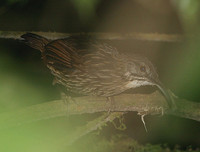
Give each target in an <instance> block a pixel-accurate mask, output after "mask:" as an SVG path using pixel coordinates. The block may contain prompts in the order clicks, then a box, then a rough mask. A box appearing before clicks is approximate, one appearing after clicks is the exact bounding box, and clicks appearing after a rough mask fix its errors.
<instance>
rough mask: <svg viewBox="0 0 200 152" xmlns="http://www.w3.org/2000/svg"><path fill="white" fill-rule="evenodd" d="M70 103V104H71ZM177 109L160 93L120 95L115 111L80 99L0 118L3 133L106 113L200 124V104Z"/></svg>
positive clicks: (99, 100) (96, 100)
mask: <svg viewBox="0 0 200 152" xmlns="http://www.w3.org/2000/svg"><path fill="white" fill-rule="evenodd" d="M69 102H70V101H69ZM175 102H176V105H177V109H176V110H175V111H170V110H168V108H167V102H166V101H165V99H164V98H163V96H162V95H161V94H160V93H159V92H157V91H156V92H154V93H152V94H121V95H118V96H115V107H114V108H112V109H110V103H108V102H107V100H106V98H104V97H89V96H84V97H77V98H73V101H71V102H70V103H69V104H66V103H65V102H63V101H62V100H56V101H51V102H46V103H43V104H38V105H33V106H30V107H26V108H23V109H19V110H16V111H13V112H6V113H2V114H0V129H2V128H8V127H12V126H17V125H21V124H24V123H30V122H34V121H38V120H44V119H50V118H54V117H59V116H66V115H78V114H86V113H96V112H104V111H106V112H107V111H108V110H110V111H111V112H112V111H113V112H128V111H136V112H139V113H142V112H148V113H150V114H153V113H154V114H162V112H163V111H162V109H164V113H165V114H172V115H175V116H180V117H183V118H188V119H193V120H196V121H200V104H199V103H197V102H192V101H187V100H184V99H178V98H177V99H175Z"/></svg>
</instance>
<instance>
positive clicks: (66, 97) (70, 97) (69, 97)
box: [61, 92, 78, 115]
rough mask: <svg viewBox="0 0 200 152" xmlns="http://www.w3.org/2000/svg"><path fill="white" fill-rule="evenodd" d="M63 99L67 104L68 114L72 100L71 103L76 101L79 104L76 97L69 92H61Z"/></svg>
mask: <svg viewBox="0 0 200 152" xmlns="http://www.w3.org/2000/svg"><path fill="white" fill-rule="evenodd" d="M61 100H62V101H63V102H64V104H66V106H67V110H66V111H67V115H68V112H69V104H70V102H71V103H75V104H78V103H77V102H76V101H75V100H74V98H73V97H72V96H70V95H69V94H66V93H64V92H61Z"/></svg>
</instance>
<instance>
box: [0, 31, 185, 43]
mask: <svg viewBox="0 0 200 152" xmlns="http://www.w3.org/2000/svg"><path fill="white" fill-rule="evenodd" d="M27 32H31V31H24V32H23V31H0V38H3V39H21V38H20V36H21V35H22V34H25V33H27ZM32 33H35V34H39V35H42V36H44V37H46V38H48V39H50V40H55V39H60V38H66V37H69V36H77V35H86V36H92V37H95V38H96V39H102V40H131V39H133V40H143V41H158V42H180V41H182V40H183V39H184V37H183V36H182V35H180V34H160V33H126V34H125V33H124V34H122V33H98V32H97V33H91V32H90V33H57V32H36V31H32Z"/></svg>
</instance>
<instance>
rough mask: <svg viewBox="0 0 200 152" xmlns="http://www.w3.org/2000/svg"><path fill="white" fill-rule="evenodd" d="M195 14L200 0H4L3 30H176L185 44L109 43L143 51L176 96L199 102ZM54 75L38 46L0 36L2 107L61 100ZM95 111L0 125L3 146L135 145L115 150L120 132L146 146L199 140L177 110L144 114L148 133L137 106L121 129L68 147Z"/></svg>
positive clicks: (47, 150) (54, 151)
mask: <svg viewBox="0 0 200 152" xmlns="http://www.w3.org/2000/svg"><path fill="white" fill-rule="evenodd" d="M199 15H200V1H199V0H148V1H146V0H126V1H121V0H109V1H107V0H59V1H55V0H43V1H35V0H1V1H0V31H42V32H62V33H77V32H78V33H79V32H108V33H113V32H114V33H122V34H123V33H131V32H139V33H161V34H162V33H165V34H181V35H183V36H184V37H185V39H184V41H183V42H155V41H140V40H113V41H107V43H109V44H111V45H113V46H114V47H116V48H118V49H119V51H120V52H123V53H126V54H130V55H134V54H135V53H137V54H141V55H144V56H147V57H148V58H149V59H150V60H151V61H152V62H153V63H154V65H155V66H156V67H157V71H158V73H159V77H160V80H161V81H162V82H163V83H164V84H165V85H166V86H167V88H169V89H171V91H172V92H174V93H175V94H176V95H177V96H178V97H180V98H184V99H187V100H191V101H195V102H199V98H200V91H199V90H200V51H199V50H200V43H199V42H200V37H199V33H200V29H199V25H200V18H199ZM52 80H53V76H52V75H51V74H50V72H49V70H48V69H47V68H46V67H45V66H44V64H43V62H42V60H41V56H40V52H39V51H37V50H34V49H32V48H30V47H28V46H26V45H25V44H23V43H21V42H20V41H18V40H13V39H0V112H1V113H2V112H6V111H13V110H16V109H18V108H22V107H26V106H31V105H35V104H39V103H44V102H48V101H52V100H55V99H60V92H59V90H58V89H57V88H56V87H54V86H53V85H52ZM151 91H152V87H143V88H138V89H136V90H134V92H135V93H138V92H144V93H149V92H151ZM98 115H100V114H94V115H81V116H70V117H59V118H53V119H50V120H43V121H39V122H33V123H30V124H26V125H22V126H19V127H15V128H10V129H4V130H1V131H0V151H2V152H4V151H6V152H7V151H28V152H32V151H33V152H35V151H38V152H40V151H41V152H60V151H61V152H64V151H69V150H70V151H99V152H100V151H114V150H116V149H117V150H118V151H134V149H133V148H132V147H131V148H130V146H127V145H126V144H123V145H124V147H125V148H124V149H123V150H121V149H120V148H116V146H117V145H120V144H122V143H120V140H119V139H121V135H123V138H122V139H121V141H123V142H124V143H129V141H130V140H131V141H132V140H136V141H137V142H138V143H139V144H143V145H145V144H147V143H150V144H151V145H162V146H166V147H169V148H171V149H174V148H175V147H179V148H180V149H181V150H186V149H187V148H188V147H189V149H191V148H192V149H197V148H199V146H200V132H199V130H200V124H199V122H196V121H192V120H188V119H183V118H178V117H174V116H162V117H158V116H147V117H146V118H145V120H146V125H147V128H148V133H146V132H145V129H144V127H143V124H142V122H141V120H140V117H139V116H137V114H136V113H134V112H132V113H131V112H130V113H128V114H126V115H125V119H124V123H125V124H126V126H127V129H126V130H124V131H120V130H117V129H115V128H114V126H113V125H112V124H111V123H108V126H106V127H103V128H102V130H100V131H95V132H94V133H90V134H88V135H87V136H85V137H83V138H81V139H79V140H78V141H77V142H75V143H73V144H72V145H71V146H67V145H66V143H67V141H70V139H71V138H73V136H74V134H75V133H74V132H73V131H74V128H77V127H80V126H83V125H84V124H86V122H88V121H90V120H92V119H94V118H95V117H97V116H98ZM97 133H98V134H97ZM124 136H125V139H126V140H124ZM118 137H119V138H118ZM116 140H117V141H116ZM118 142H119V143H120V144H118ZM115 143H116V144H117V145H116V144H115ZM115 148H116V149H115ZM153 148H155V149H156V148H158V147H153ZM117 150H116V151H117ZM147 151H148V150H147ZM149 151H150V150H149ZM158 151H159V148H158Z"/></svg>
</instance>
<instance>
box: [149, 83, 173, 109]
mask: <svg viewBox="0 0 200 152" xmlns="http://www.w3.org/2000/svg"><path fill="white" fill-rule="evenodd" d="M152 82H153V84H154V85H155V86H157V87H158V88H159V90H160V91H161V93H162V94H163V95H164V97H165V98H166V100H167V103H168V105H169V108H173V107H172V106H173V103H174V102H173V98H172V96H171V95H170V94H169V91H168V90H167V89H166V88H165V86H164V85H163V84H162V83H161V82H160V81H159V80H153V81H152Z"/></svg>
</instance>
